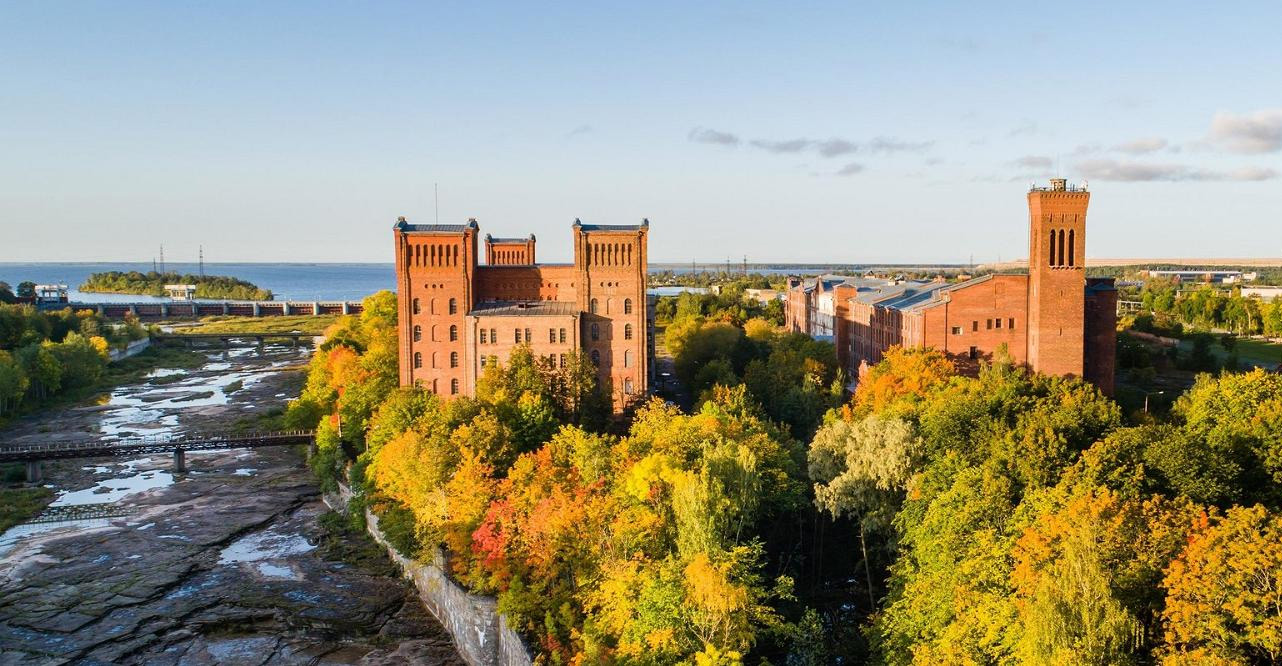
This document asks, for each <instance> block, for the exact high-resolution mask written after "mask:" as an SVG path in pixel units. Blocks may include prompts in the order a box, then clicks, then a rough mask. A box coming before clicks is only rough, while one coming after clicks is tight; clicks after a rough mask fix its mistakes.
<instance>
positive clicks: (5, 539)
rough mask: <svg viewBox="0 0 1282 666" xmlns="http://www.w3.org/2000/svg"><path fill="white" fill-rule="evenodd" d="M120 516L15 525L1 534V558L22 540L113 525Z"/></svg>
mask: <svg viewBox="0 0 1282 666" xmlns="http://www.w3.org/2000/svg"><path fill="white" fill-rule="evenodd" d="M113 520H119V518H81V519H78V520H64V521H59V522H56V523H23V524H21V525H14V526H13V527H10V528H9V529H8V530H6V531H5V532H4V534H0V558H3V557H7V556H8V555H9V552H10V551H12V550H13V549H14V547H15V546H17V545H18V543H19V542H20V541H23V540H25V539H28V538H30V537H32V536H36V535H38V534H48V533H51V532H58V531H64V530H65V531H67V532H78V531H80V530H84V529H89V528H93V527H112V524H111V521H113Z"/></svg>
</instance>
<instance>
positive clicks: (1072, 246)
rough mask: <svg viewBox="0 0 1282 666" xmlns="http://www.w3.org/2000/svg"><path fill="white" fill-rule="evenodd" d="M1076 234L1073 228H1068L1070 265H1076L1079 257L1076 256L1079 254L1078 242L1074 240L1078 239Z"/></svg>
mask: <svg viewBox="0 0 1282 666" xmlns="http://www.w3.org/2000/svg"><path fill="white" fill-rule="evenodd" d="M1076 235H1077V234H1076V233H1075V232H1074V230H1073V229H1069V230H1068V265H1069V266H1075V265H1076V264H1077V257H1076V256H1075V255H1076V254H1077V253H1076V250H1077V243H1075V242H1074V241H1075V240H1076V239H1075V238H1074V236H1076Z"/></svg>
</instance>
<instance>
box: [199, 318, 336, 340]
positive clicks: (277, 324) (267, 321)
mask: <svg viewBox="0 0 1282 666" xmlns="http://www.w3.org/2000/svg"><path fill="white" fill-rule="evenodd" d="M341 316H342V315H290V316H288V317H231V316H221V315H219V316H213V317H204V318H203V319H201V320H200V322H199V323H197V324H195V325H184V326H176V327H175V328H174V334H176V335H182V334H184V333H293V332H295V331H297V332H299V333H309V334H312V335H320V334H322V333H324V332H325V329H327V328H329V326H330V324H333V323H334V322H336V321H338V318H339V317H341Z"/></svg>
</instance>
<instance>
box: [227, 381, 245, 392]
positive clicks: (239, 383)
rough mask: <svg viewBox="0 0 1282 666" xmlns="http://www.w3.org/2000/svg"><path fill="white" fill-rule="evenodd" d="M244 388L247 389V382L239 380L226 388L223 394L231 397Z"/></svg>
mask: <svg viewBox="0 0 1282 666" xmlns="http://www.w3.org/2000/svg"><path fill="white" fill-rule="evenodd" d="M243 388H245V382H244V381H242V380H240V379H237V380H236V381H234V382H232V383H230V384H228V385H226V386H224V387H223V393H226V394H227V395H231V394H233V393H235V392H236V391H239V390H241V389H243Z"/></svg>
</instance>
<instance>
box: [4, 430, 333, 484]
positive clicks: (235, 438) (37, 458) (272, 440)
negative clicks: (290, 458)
mask: <svg viewBox="0 0 1282 666" xmlns="http://www.w3.org/2000/svg"><path fill="white" fill-rule="evenodd" d="M315 436H316V432H315V431H314V430H288V431H283V432H253V433H212V434H210V433H207V434H191V435H179V436H164V437H142V438H138V439H121V440H90V441H81V442H46V443H38V444H18V445H10V446H0V463H18V462H21V463H26V464H27V480H28V481H29V482H32V483H34V482H36V481H39V480H40V462H41V461H43V460H65V459H68V458H103V457H108V456H136V455H148V454H156V453H172V454H173V455H174V469H175V471H178V472H185V471H187V461H186V453H187V452H188V451H221V450H227V449H256V448H261V447H264V446H293V445H296V444H305V445H309V446H310V445H311V443H312V441H313V440H314V439H315Z"/></svg>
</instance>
